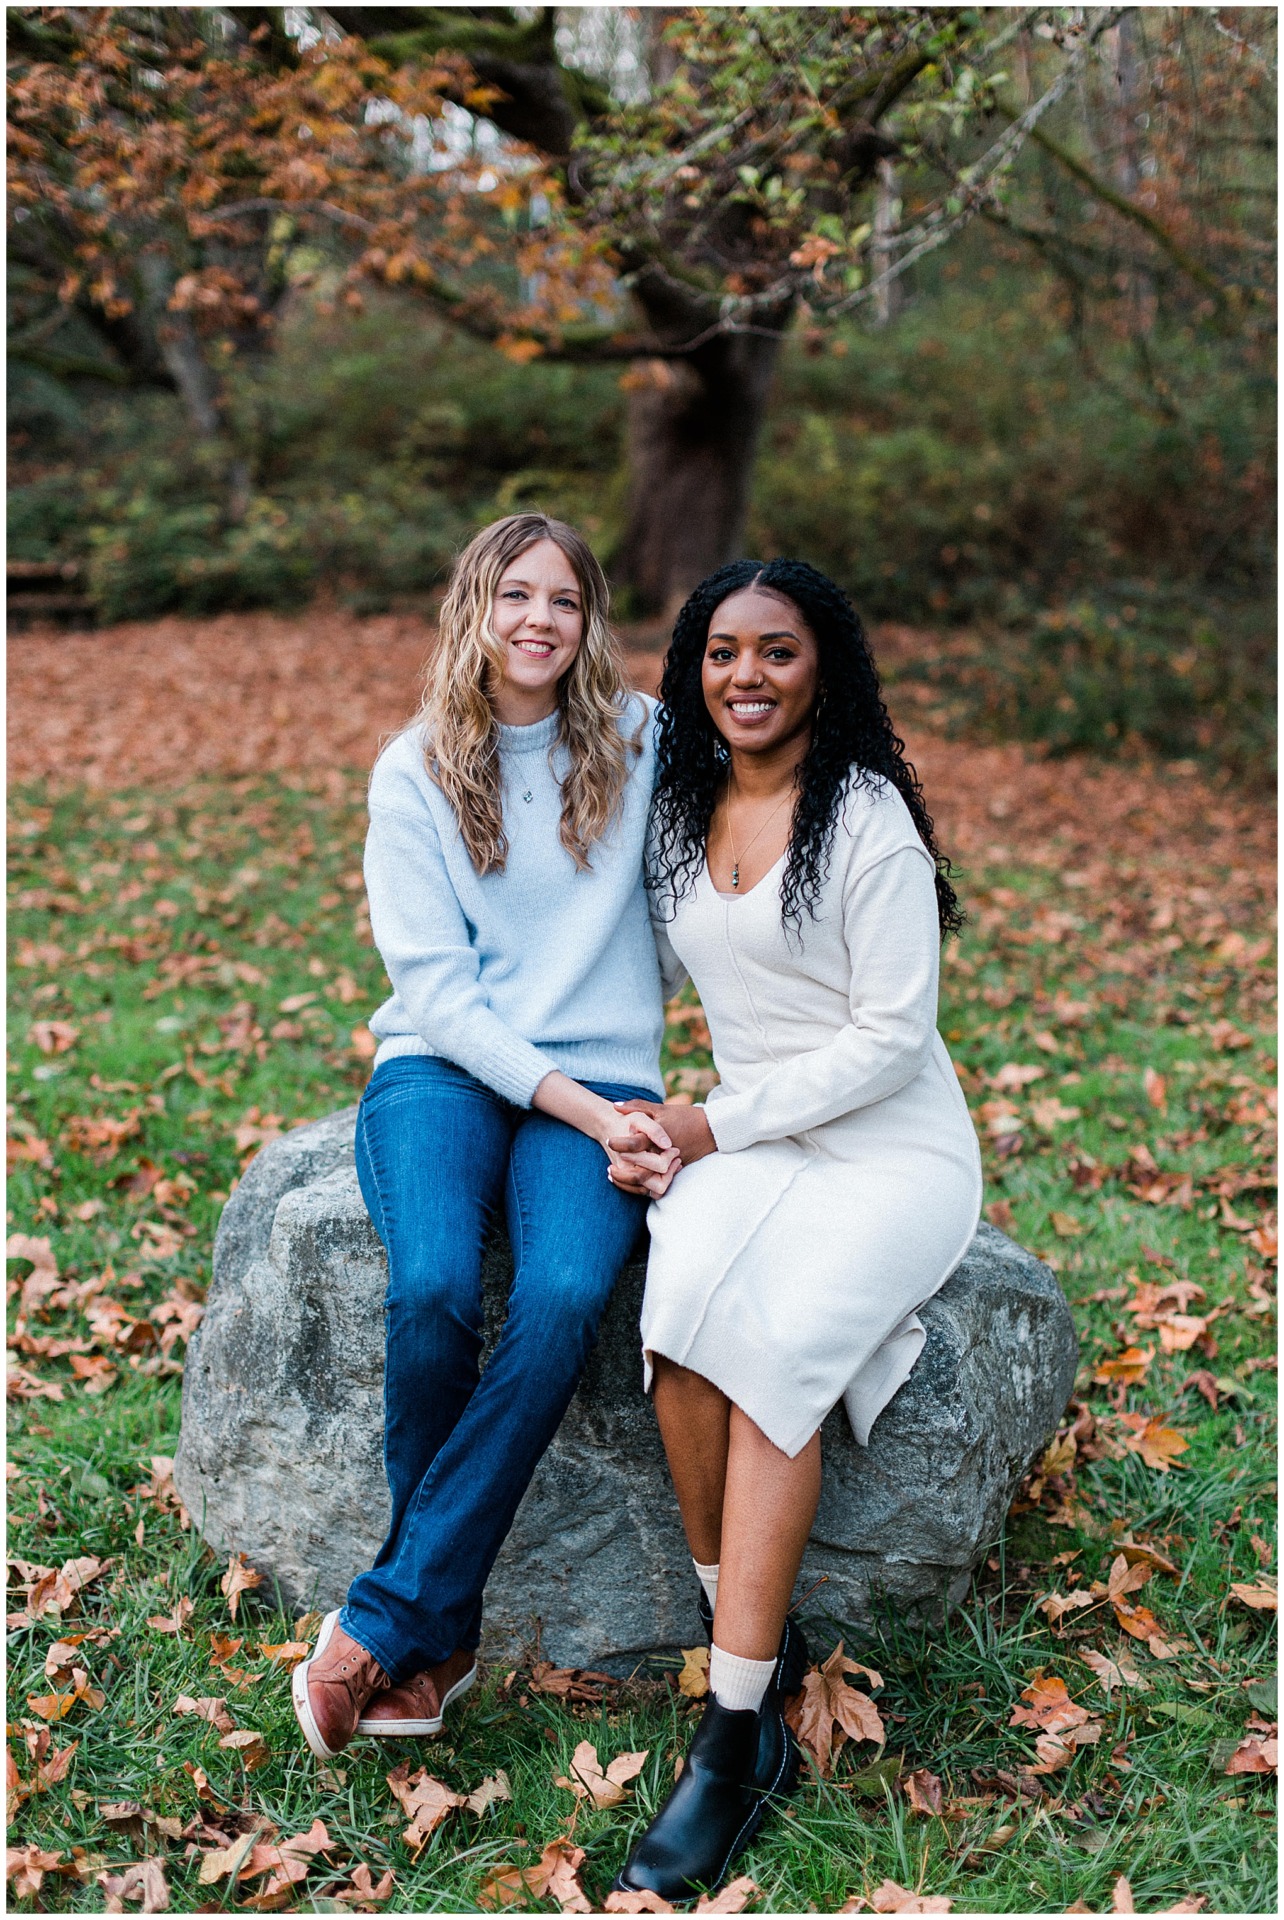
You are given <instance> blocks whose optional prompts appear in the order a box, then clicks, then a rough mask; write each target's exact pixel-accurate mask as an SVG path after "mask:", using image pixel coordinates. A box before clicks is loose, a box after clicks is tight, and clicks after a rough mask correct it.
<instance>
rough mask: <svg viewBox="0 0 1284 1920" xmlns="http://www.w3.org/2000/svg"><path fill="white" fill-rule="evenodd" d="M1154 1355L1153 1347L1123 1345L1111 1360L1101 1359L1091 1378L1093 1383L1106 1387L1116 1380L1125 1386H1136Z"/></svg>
mask: <svg viewBox="0 0 1284 1920" xmlns="http://www.w3.org/2000/svg"><path fill="white" fill-rule="evenodd" d="M1154 1357H1155V1349H1154V1348H1153V1347H1125V1348H1124V1350H1123V1352H1122V1353H1120V1354H1116V1355H1115V1358H1114V1359H1113V1360H1103V1361H1102V1362H1101V1365H1100V1366H1099V1367H1098V1368H1097V1369H1096V1371H1095V1372H1094V1374H1093V1376H1092V1378H1093V1382H1094V1384H1095V1385H1097V1386H1099V1387H1108V1386H1111V1385H1113V1384H1114V1383H1115V1382H1116V1381H1119V1382H1121V1383H1122V1384H1123V1385H1124V1386H1126V1387H1136V1386H1139V1385H1140V1384H1141V1382H1142V1381H1143V1380H1144V1379H1145V1377H1146V1370H1147V1368H1148V1367H1149V1366H1150V1363H1151V1361H1152V1360H1153V1359H1154Z"/></svg>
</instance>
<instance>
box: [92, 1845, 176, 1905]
mask: <svg viewBox="0 0 1284 1920" xmlns="http://www.w3.org/2000/svg"><path fill="white" fill-rule="evenodd" d="M98 1884H99V1886H100V1887H101V1888H102V1890H103V1893H104V1895H105V1898H104V1901H103V1908H104V1911H105V1912H107V1913H124V1911H125V1902H126V1900H129V1901H135V1900H138V1901H141V1903H142V1911H143V1912H144V1913H165V1912H167V1911H168V1909H169V1888H168V1886H167V1885H166V1883H165V1869H164V1867H163V1866H162V1865H161V1863H160V1861H159V1860H158V1859H157V1858H156V1856H155V1855H154V1854H153V1855H152V1857H151V1858H150V1859H147V1860H140V1861H139V1862H138V1864H137V1865H136V1866H132V1867H126V1868H125V1870H124V1872H123V1873H113V1872H107V1873H100V1874H99V1876H98Z"/></svg>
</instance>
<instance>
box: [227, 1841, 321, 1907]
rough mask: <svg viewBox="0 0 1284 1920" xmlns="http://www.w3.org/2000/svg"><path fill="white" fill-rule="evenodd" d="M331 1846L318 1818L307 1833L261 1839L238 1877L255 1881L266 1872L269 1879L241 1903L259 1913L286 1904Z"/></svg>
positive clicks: (289, 1902)
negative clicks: (317, 1860)
mask: <svg viewBox="0 0 1284 1920" xmlns="http://www.w3.org/2000/svg"><path fill="white" fill-rule="evenodd" d="M333 1848H334V1842H333V1841H332V1840H331V1838H330V1835H329V1834H328V1833H327V1832H326V1828H325V1823H324V1821H321V1820H314V1821H313V1822H312V1825H311V1826H310V1827H309V1829H308V1831H307V1832H306V1833H296V1834H294V1835H293V1836H292V1837H291V1838H290V1839H288V1840H281V1841H261V1842H260V1843H259V1844H258V1845H257V1846H255V1847H253V1848H251V1850H250V1856H249V1859H248V1860H247V1861H246V1863H245V1865H244V1866H243V1867H242V1868H241V1870H240V1872H239V1873H238V1875H237V1879H238V1881H241V1880H255V1879H257V1878H258V1877H259V1876H260V1875H261V1874H265V1873H266V1874H270V1875H271V1878H270V1879H269V1880H268V1882H267V1884H266V1886H264V1887H263V1888H262V1889H261V1891H260V1892H258V1893H256V1894H255V1895H254V1897H253V1898H252V1899H250V1900H247V1901H246V1902H245V1903H244V1904H245V1905H246V1907H250V1908H253V1909H254V1910H255V1911H256V1912H259V1913H270V1912H272V1911H273V1910H274V1909H276V1908H279V1907H284V1906H289V1905H290V1904H292V1902H293V1900H294V1889H295V1887H297V1886H298V1885H299V1883H300V1881H303V1880H306V1879H307V1877H308V1874H309V1872H310V1871H311V1868H312V1864H313V1862H314V1860H315V1859H316V1856H317V1855H318V1854H321V1853H330V1852H332V1851H333Z"/></svg>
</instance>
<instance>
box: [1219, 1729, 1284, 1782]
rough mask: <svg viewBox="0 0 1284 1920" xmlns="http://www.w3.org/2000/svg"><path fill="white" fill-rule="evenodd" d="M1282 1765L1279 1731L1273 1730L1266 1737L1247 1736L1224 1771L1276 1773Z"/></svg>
mask: <svg viewBox="0 0 1284 1920" xmlns="http://www.w3.org/2000/svg"><path fill="white" fill-rule="evenodd" d="M1279 1766H1280V1742H1279V1735H1278V1733H1275V1732H1271V1733H1269V1734H1268V1735H1267V1736H1266V1738H1265V1739H1255V1738H1254V1737H1253V1736H1252V1735H1251V1734H1248V1735H1246V1736H1245V1738H1244V1739H1243V1740H1241V1741H1240V1743H1239V1745H1238V1746H1237V1747H1236V1749H1235V1751H1234V1753H1233V1754H1232V1755H1231V1757H1230V1759H1229V1760H1228V1761H1227V1762H1226V1765H1225V1767H1224V1768H1223V1769H1222V1771H1223V1772H1224V1773H1275V1774H1277V1773H1278V1772H1279Z"/></svg>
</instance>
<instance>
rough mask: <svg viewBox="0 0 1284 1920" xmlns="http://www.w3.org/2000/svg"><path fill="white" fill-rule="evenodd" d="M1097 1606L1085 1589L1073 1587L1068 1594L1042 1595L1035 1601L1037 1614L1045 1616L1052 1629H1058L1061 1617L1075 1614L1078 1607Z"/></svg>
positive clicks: (1092, 1595) (1093, 1598)
mask: <svg viewBox="0 0 1284 1920" xmlns="http://www.w3.org/2000/svg"><path fill="white" fill-rule="evenodd" d="M1096 1604H1097V1601H1096V1596H1095V1594H1091V1593H1089V1592H1088V1590H1087V1588H1086V1587H1075V1588H1074V1589H1073V1591H1072V1592H1070V1593H1064V1594H1062V1593H1042V1594H1040V1595H1039V1598H1038V1599H1037V1600H1036V1601H1035V1605H1036V1606H1037V1607H1038V1609H1039V1612H1040V1613H1042V1614H1045V1615H1046V1616H1047V1618H1048V1620H1050V1621H1051V1623H1052V1625H1053V1627H1054V1628H1056V1627H1059V1626H1060V1624H1061V1620H1062V1617H1063V1615H1065V1614H1067V1613H1075V1612H1077V1611H1078V1610H1079V1608H1080V1607H1094V1606H1095V1605H1096Z"/></svg>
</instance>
